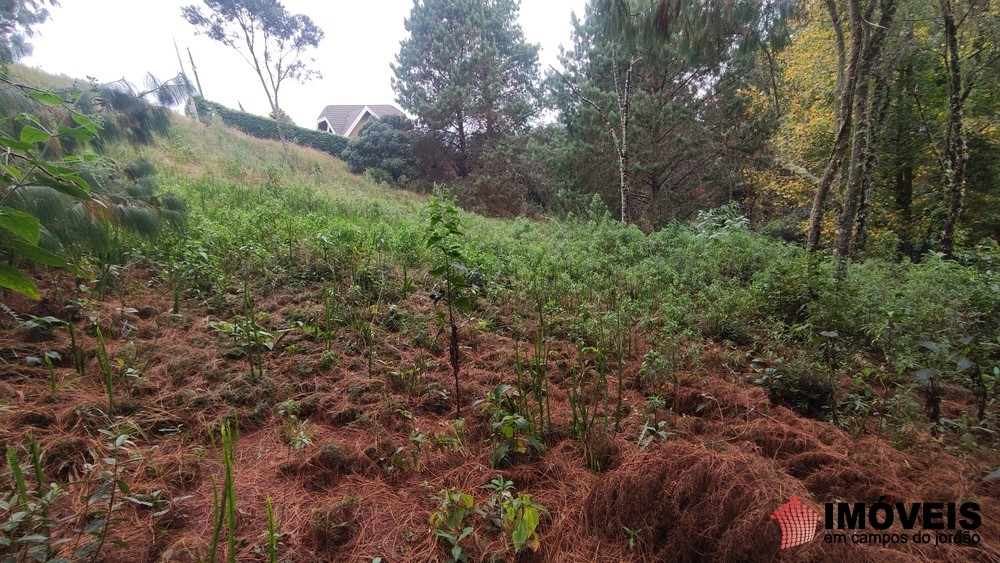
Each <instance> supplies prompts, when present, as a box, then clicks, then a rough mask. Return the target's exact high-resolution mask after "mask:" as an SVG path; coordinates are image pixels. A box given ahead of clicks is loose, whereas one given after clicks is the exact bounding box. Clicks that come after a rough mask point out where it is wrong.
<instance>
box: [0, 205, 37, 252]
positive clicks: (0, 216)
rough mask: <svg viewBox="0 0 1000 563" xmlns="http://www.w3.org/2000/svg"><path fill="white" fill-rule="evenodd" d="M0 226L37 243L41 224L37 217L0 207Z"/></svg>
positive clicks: (32, 242)
mask: <svg viewBox="0 0 1000 563" xmlns="http://www.w3.org/2000/svg"><path fill="white" fill-rule="evenodd" d="M0 227H3V228H4V229H7V230H8V231H10V232H12V233H14V234H15V235H17V236H19V237H21V238H22V239H24V240H26V241H28V242H29V243H31V244H38V236H39V231H40V230H41V224H40V223H39V222H38V218H37V217H35V216H34V215H31V214H30V213H25V212H24V211H20V210H17V209H12V208H10V207H0Z"/></svg>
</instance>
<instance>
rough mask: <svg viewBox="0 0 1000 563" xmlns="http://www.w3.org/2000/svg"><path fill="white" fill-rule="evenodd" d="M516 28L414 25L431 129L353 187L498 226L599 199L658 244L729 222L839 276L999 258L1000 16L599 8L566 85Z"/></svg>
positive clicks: (418, 103) (780, 2) (489, 22)
mask: <svg viewBox="0 0 1000 563" xmlns="http://www.w3.org/2000/svg"><path fill="white" fill-rule="evenodd" d="M517 16H518V7H517V5H516V3H514V2H513V1H510V0H504V1H500V2H494V3H490V4H489V5H484V4H483V3H481V2H475V1H473V0H461V1H447V2H446V1H444V0H428V1H426V2H422V3H420V4H419V5H416V6H415V7H414V8H413V11H412V12H411V14H410V17H409V18H408V19H407V29H408V30H409V31H410V37H409V38H408V39H406V40H404V41H403V42H402V44H401V47H400V51H399V54H398V56H397V59H396V62H395V64H394V65H393V66H392V68H393V72H394V75H395V78H394V81H393V85H394V88H395V90H396V93H397V96H398V98H397V99H398V101H399V102H400V105H401V106H402V107H403V108H404V109H405V110H407V111H408V112H409V113H410V114H412V115H414V116H416V123H414V124H410V123H405V122H398V123H395V124H393V126H392V129H393V130H395V131H396V132H395V133H390V132H389V131H388V130H387V129H386V128H385V127H384V126H380V129H379V130H376V129H375V126H374V125H372V126H370V127H369V131H370V133H369V132H362V135H361V136H360V137H359V138H358V139H357V140H356V141H354V142H353V143H352V145H353V147H349V148H348V152H347V154H346V155H345V156H348V157H350V158H348V160H349V162H350V163H352V166H353V167H354V169H356V170H358V171H363V170H366V169H370V170H371V171H372V173H373V174H375V175H376V177H380V178H385V179H391V180H393V181H396V182H399V181H400V180H402V181H403V183H408V184H410V185H414V186H417V187H426V186H429V185H431V184H432V183H434V182H446V183H448V184H449V185H451V186H453V187H454V189H455V191H456V194H457V195H458V197H459V198H460V199H461V200H463V203H465V204H467V205H471V206H473V207H477V208H478V209H479V210H482V211H491V212H493V213H499V214H517V213H525V212H541V213H561V212H565V211H579V210H582V209H583V208H585V207H586V206H587V205H588V204H589V202H590V200H591V198H592V197H593V196H594V195H597V196H599V197H600V198H601V199H602V200H603V201H604V203H605V205H606V206H607V207H608V209H609V210H611V212H612V213H613V214H614V215H615V216H616V217H618V218H619V219H622V220H625V221H627V222H631V223H635V224H638V225H639V226H641V227H643V228H645V229H647V230H648V229H656V228H660V227H662V226H664V225H665V224H667V223H668V222H669V221H672V220H690V219H692V218H694V217H695V216H696V215H697V213H698V212H699V211H702V210H705V209H710V208H715V207H719V206H721V205H724V204H727V203H728V202H734V201H735V202H737V203H738V204H739V205H740V208H741V211H742V213H743V214H744V215H745V216H747V217H749V218H750V220H751V223H752V225H753V226H754V228H757V229H759V230H764V231H766V232H768V233H771V234H773V235H775V236H778V237H781V238H784V239H786V240H793V241H798V242H800V243H802V244H805V245H807V246H808V247H809V248H810V249H813V250H820V249H824V248H833V249H834V250H835V253H836V254H837V255H838V256H847V255H851V256H861V255H864V254H866V253H871V252H876V253H880V254H883V255H886V256H896V257H902V256H909V257H911V258H913V259H919V257H920V256H922V255H923V254H925V253H926V252H928V251H940V252H943V253H945V254H949V253H950V252H951V250H952V248H953V246H954V245H955V244H956V242H957V243H959V244H966V245H971V244H976V243H979V242H983V241H989V240H993V241H994V242H995V241H996V240H997V239H998V238H1000V227H998V225H1000V221H998V216H997V213H996V212H995V211H994V210H995V209H997V208H1000V206H998V205H997V204H998V203H1000V168H998V167H997V165H996V163H995V161H996V159H995V158H992V157H991V156H990V155H991V154H993V155H995V154H996V153H997V150H998V149H1000V137H998V135H1000V132H998V131H1000V130H998V129H997V127H996V123H997V117H998V116H1000V112H998V110H1000V98H998V94H997V92H1000V88H998V86H1000V85H998V84H997V83H996V81H997V78H996V77H997V76H1000V51H998V50H997V49H996V48H995V45H996V44H997V41H996V40H997V39H998V38H1000V11H998V8H997V7H996V6H992V5H989V4H986V3H983V2H977V1H975V0H959V1H952V2H941V3H926V2H917V1H915V0H868V1H863V0H830V1H825V2H819V1H818V0H800V1H796V2H790V1H784V0H768V1H765V2H760V1H757V0H753V1H751V0H720V1H719V2H708V3H699V2H658V1H653V2H635V1H631V2H630V1H628V0H592V1H591V2H589V3H588V4H587V7H586V10H585V12H584V13H583V14H580V15H578V17H575V18H574V20H573V22H572V25H573V26H574V31H573V44H572V45H571V46H570V47H569V48H568V49H566V50H565V51H564V52H563V54H562V56H561V58H562V65H561V66H562V69H561V70H556V69H540V68H539V65H538V47H537V46H535V45H531V44H528V43H527V42H526V41H525V39H524V36H523V33H522V32H521V29H520V27H519V26H518V24H517ZM441 22H447V24H443V23H441ZM456 42H461V43H462V45H463V46H465V48H463V49H457V45H458V43H456ZM376 133H377V134H378V136H379V137H380V138H383V139H385V138H391V140H392V142H391V143H388V144H386V143H375V142H372V141H373V139H365V137H366V135H368V134H371V135H375V134H376ZM390 160H391V161H392V164H391V165H389V164H383V163H384V162H389V161H390ZM389 168H392V169H393V170H392V171H390V170H389Z"/></svg>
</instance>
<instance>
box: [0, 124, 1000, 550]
mask: <svg viewBox="0 0 1000 563" xmlns="http://www.w3.org/2000/svg"><path fill="white" fill-rule="evenodd" d="M109 154H110V156H112V157H114V158H116V159H117V160H119V161H123V162H125V161H129V160H132V159H135V158H137V157H145V158H148V159H149V160H150V161H151V162H153V163H154V164H155V166H156V168H157V170H158V171H159V176H158V180H159V183H160V189H161V190H164V191H172V192H174V193H176V194H178V195H179V196H181V197H182V198H183V199H184V201H186V203H187V207H188V217H187V220H186V222H185V224H184V225H183V226H181V227H178V228H176V229H165V230H164V231H163V232H161V233H160V235H159V237H158V238H154V239H148V238H142V237H139V236H132V235H129V234H128V233H121V239H120V241H119V242H120V244H121V247H120V249H119V250H120V253H119V254H118V255H117V259H116V261H115V263H114V264H110V263H108V262H107V260H109V259H108V258H101V257H99V256H85V257H83V258H82V262H84V263H85V265H86V266H87V267H89V268H92V269H93V270H92V271H100V272H104V273H106V274H107V275H106V276H105V277H103V278H101V279H100V280H99V281H92V280H89V279H83V278H77V277H75V276H74V275H72V274H67V273H59V272H51V271H43V270H37V271H36V272H35V275H36V279H38V282H39V286H40V288H41V289H42V294H43V297H44V298H43V300H42V301H40V302H31V301H29V300H27V299H24V298H20V297H16V296H10V295H5V296H4V304H5V308H4V314H3V315H2V321H0V322H2V324H0V327H2V330H0V356H2V359H3V362H2V363H0V397H4V398H5V400H4V404H3V406H2V408H0V443H3V444H5V445H6V446H8V457H7V459H6V461H5V462H4V466H3V471H4V476H3V477H2V479H3V483H4V487H5V488H7V489H9V490H11V491H14V490H16V489H17V488H18V485H17V482H18V478H17V471H15V468H14V467H13V465H12V463H13V461H14V460H17V463H18V464H20V465H21V469H22V471H23V473H24V476H23V479H22V481H23V482H24V484H23V486H21V488H22V489H23V490H24V495H23V496H24V499H22V500H24V501H25V502H23V503H21V505H23V506H21V508H17V507H18V506H19V504H18V503H19V502H21V501H20V500H15V501H14V502H13V503H12V504H10V505H9V507H10V509H9V510H8V511H7V512H4V513H0V520H3V521H8V522H12V521H11V520H9V519H10V518H13V517H14V516H13V515H14V514H15V512H17V511H19V510H20V511H23V512H25V513H26V515H22V516H19V517H18V518H21V520H19V521H18V523H13V524H10V523H9V524H7V528H5V530H6V531H7V537H10V538H12V539H13V541H14V543H13V544H7V547H6V549H8V550H11V551H13V552H15V553H18V554H19V556H20V557H21V559H25V558H26V557H27V555H26V549H27V547H28V546H29V545H38V546H43V547H44V548H45V549H49V553H47V554H46V555H48V556H54V555H57V554H58V555H60V556H63V557H67V558H69V559H71V560H74V559H80V560H83V559H87V558H88V557H89V555H88V554H91V553H97V554H98V555H99V557H97V556H95V557H96V558H97V559H98V560H102V561H158V560H159V561H199V560H203V559H205V558H207V557H209V555H210V554H211V553H213V551H212V550H213V544H217V545H218V546H219V547H218V549H219V552H218V553H219V555H218V556H219V557H221V556H222V555H221V554H222V553H225V552H227V550H228V549H230V548H227V547H226V543H227V540H226V536H227V530H228V529H229V523H228V521H227V520H226V519H225V518H217V515H218V514H219V510H218V507H219V506H220V502H221V501H219V500H218V499H221V498H225V496H226V495H225V494H224V493H225V488H226V484H227V482H228V481H229V477H228V476H227V475H231V484H232V490H233V491H234V498H235V508H236V510H235V511H234V513H233V517H234V519H235V520H234V522H235V528H234V529H233V530H232V536H233V537H232V546H233V547H232V548H231V549H233V550H234V552H235V556H236V559H238V560H241V561H259V560H266V559H267V555H268V551H269V549H270V548H269V546H268V545H269V539H268V534H267V531H268V512H267V508H266V506H267V503H268V501H269V502H270V504H271V505H273V519H274V530H275V535H274V536H273V538H272V539H273V545H274V550H275V551H276V553H277V558H278V560H287V561H317V560H329V561H334V560H335V561H371V560H373V559H374V558H381V560H382V561H429V560H440V561H447V560H451V557H452V555H453V554H456V553H460V554H461V556H462V557H465V558H467V559H468V560H472V561H508V560H518V561H535V560H538V561H560V562H562V561H633V560H634V561H698V560H717V561H786V560H787V561H829V560H848V561H887V560H892V561H911V560H912V561H924V560H943V561H996V560H998V559H1000V481H998V480H984V479H983V478H982V476H983V475H984V474H985V473H987V472H988V471H990V470H992V469H995V468H996V467H997V465H1000V459H998V456H997V455H996V452H995V451H992V444H993V438H992V430H990V429H989V428H986V430H985V431H981V430H977V429H974V428H971V426H973V425H975V424H977V423H975V422H971V418H970V416H969V413H970V412H972V411H974V410H975V409H974V407H973V404H974V402H975V400H976V397H975V396H974V393H972V392H971V391H969V390H968V389H965V388H963V387H962V386H961V385H960V384H959V382H958V379H957V378H954V379H950V380H946V381H942V386H943V391H942V392H941V394H942V398H943V407H942V408H943V412H944V417H945V418H946V419H947V420H949V421H952V423H953V424H955V425H957V424H959V423H965V424H967V425H968V426H969V427H968V428H966V429H965V431H964V432H959V431H958V430H955V429H951V430H946V431H944V432H943V433H941V434H940V435H934V434H932V429H931V427H930V426H929V425H928V423H927V421H926V420H925V419H924V417H923V415H922V413H921V403H920V395H919V392H920V389H921V388H920V387H918V386H916V383H915V382H914V380H913V377H912V370H908V369H903V368H902V367H900V366H903V365H904V364H903V361H902V360H901V359H899V358H898V357H897V356H894V355H893V354H896V353H897V352H896V350H897V349H900V350H911V349H916V345H915V344H914V343H915V342H916V341H918V340H920V339H921V338H924V336H923V334H921V333H918V330H917V328H914V327H923V329H925V330H926V331H927V332H928V333H931V334H934V335H935V338H937V340H938V341H939V342H944V341H946V339H949V338H954V336H953V335H954V334H961V333H963V332H962V331H966V332H968V333H970V334H971V331H970V330H971V329H965V328H962V327H958V328H956V325H955V324H954V323H952V322H951V321H950V320H949V319H950V318H951V317H949V316H948V315H949V314H951V315H955V316H961V317H962V319H965V320H967V321H969V322H970V323H971V322H973V321H974V322H977V323H987V324H988V323H995V322H996V320H997V319H996V300H997V297H996V296H995V295H993V294H991V291H992V290H993V289H995V285H994V284H995V283H996V278H995V276H994V275H993V274H992V273H980V270H977V269H976V268H974V267H972V266H964V265H959V264H954V263H945V262H942V261H934V260H930V261H928V263H926V264H922V265H908V264H905V265H893V264H887V263H881V262H866V263H862V264H858V265H856V266H854V267H853V269H852V272H851V278H850V279H851V280H852V281H851V282H848V283H847V284H846V285H841V286H835V285H834V284H832V282H829V281H827V280H828V279H829V278H828V274H829V265H820V266H819V267H818V271H819V273H818V274H816V278H815V279H811V278H806V276H805V271H806V268H805V265H806V258H805V256H804V255H803V253H802V252H801V250H800V249H797V248H795V247H791V246H786V245H781V244H778V243H775V242H773V241H768V240H765V239H763V238H761V237H758V236H757V235H754V234H752V233H750V232H748V231H747V230H746V229H744V228H742V227H739V226H736V227H734V226H733V224H732V223H728V224H727V223H725V222H711V221H706V222H705V223H704V224H702V225H700V226H698V227H697V228H689V227H685V226H680V225H677V226H674V227H671V228H669V229H666V230H664V231H661V232H658V233H653V234H652V235H643V234H642V233H641V232H639V231H638V230H636V229H632V228H627V227H621V226H619V225H618V224H617V223H616V222H614V221H612V220H611V219H610V218H609V217H607V215H606V213H604V212H603V211H602V210H600V209H595V210H593V212H592V213H591V214H590V215H589V216H588V217H583V218H569V219H565V220H550V221H547V222H533V221H528V220H526V219H518V220H515V221H498V220H485V219H482V218H478V217H475V216H471V215H465V214H463V215H462V220H463V221H464V224H465V226H466V227H465V229H464V233H463V234H456V235H455V237H456V238H455V240H456V244H457V245H458V247H459V248H460V252H461V253H462V255H463V259H464V260H463V262H462V266H461V268H460V271H461V272H462V273H463V274H464V276H465V280H466V281H467V282H468V284H469V288H468V289H467V292H468V295H469V297H470V298H471V309H470V310H469V311H468V312H467V313H464V314H460V315H459V316H458V322H457V324H458V326H457V336H458V342H459V359H460V369H461V374H460V394H461V397H462V402H461V404H460V405H459V406H460V407H461V416H458V415H456V413H455V409H456V405H455V404H454V402H455V396H456V393H455V388H454V380H453V372H452V365H451V364H450V360H451V359H450V357H449V334H450V331H449V328H448V325H447V308H446V307H445V303H446V301H447V298H446V297H442V292H443V291H445V289H444V286H443V283H442V279H441V277H440V276H438V275H435V274H434V273H433V270H434V266H435V264H440V263H441V260H442V259H441V258H440V257H438V256H436V255H435V254H434V252H433V251H432V249H428V248H427V246H426V244H425V238H426V233H427V231H428V219H427V215H426V212H425V211H424V206H425V204H426V203H427V201H428V200H427V198H425V197H423V196H419V195H415V194H411V193H407V192H402V191H397V190H392V189H390V188H388V187H386V186H379V185H373V184H370V183H368V182H366V181H365V180H364V179H363V178H360V177H358V176H354V175H351V174H349V173H347V171H346V169H345V167H344V165H343V163H341V162H340V161H338V160H336V159H333V158H330V157H329V156H327V155H324V154H322V153H319V152H316V151H311V150H307V149H296V150H295V151H294V161H293V167H294V170H295V172H291V171H290V170H289V169H288V167H287V166H285V165H283V164H282V162H281V160H280V155H281V150H280V146H279V145H278V144H277V143H272V142H265V141H259V140H256V139H252V138H249V137H246V136H244V135H241V134H239V133H234V132H232V131H230V130H228V129H225V128H222V127H219V126H207V127H206V126H204V125H201V124H197V123H194V122H192V121H191V120H188V119H186V118H182V117H178V118H176V119H175V126H174V131H173V132H172V133H171V134H170V135H169V136H168V137H166V138H164V139H161V140H160V141H159V143H158V144H157V145H155V146H153V147H147V148H144V149H137V148H135V147H116V148H112V149H111V150H110V151H109ZM102 260H103V261H102ZM111 266H114V267H113V268H112V267H111ZM991 276H993V277H991ZM816 279H818V280H820V281H816ZM886 311H892V312H891V313H889V314H888V317H889V318H891V319H892V321H891V323H890V324H891V326H892V327H893V330H895V332H894V333H893V334H892V335H891V337H885V338H883V336H884V335H882V334H881V333H879V334H878V335H876V336H873V334H874V333H875V329H874V328H872V327H878V326H882V325H881V324H879V323H883V322H884V319H885V318H886V315H885V314H884V313H885V312H886ZM48 316H51V317H52V319H51V320H47V319H46V317H48ZM57 319H58V320H65V321H67V323H60V322H58V320H57ZM935 323H936V324H935ZM970 326H971V325H970ZM989 326H992V325H989ZM70 327H72V329H70ZM834 329H835V330H836V331H839V332H831V331H832V330H834ZM949 330H950V331H952V332H948V331H949ZM823 332H825V333H826V336H822V333H823ZM831 334H832V335H833V336H830V335H831ZM813 336H815V337H816V339H818V340H816V339H813V340H810V338H812V337H813ZM824 337H825V338H827V339H828V341H824V340H823V338H824ZM829 340H833V342H834V344H830V343H829ZM955 341H957V340H955ZM823 342H827V344H823ZM824 346H825V347H824ZM894 347H895V348H894ZM53 353H54V354H53ZM908 353H909V352H908ZM47 354H48V358H49V359H50V364H51V367H49V366H47V365H46V361H45V358H46V355H47ZM831 356H834V359H833V360H831V361H830V362H827V363H824V358H828V359H829V358H830V357H831ZM758 383H759V384H758ZM762 385H763V386H762ZM831 387H832V388H833V389H834V390H833V391H832V392H830V391H829V389H830V388H831ZM828 392H830V393H832V394H833V397H834V398H833V399H832V400H831V399H830V395H829V394H827V393H828ZM109 393H110V395H111V397H110V400H109ZM866 393H867V394H866ZM993 393H994V395H993V402H991V403H990V404H989V413H990V414H989V416H990V417H995V414H996V405H995V390H994V391H993ZM852 400H854V401H855V402H856V404H857V405H858V406H857V407H856V408H851V407H850V404H851V401H852ZM831 404H833V405H835V406H836V416H839V419H838V423H839V424H838V425H836V426H835V425H833V424H831V423H830V422H825V421H823V420H818V419H825V418H829V417H831V416H835V415H834V414H833V413H831V412H830V405H831ZM807 414H808V415H811V417H809V416H806V415H807ZM963 421H964V422H963ZM984 424H988V422H987V423H984ZM223 428H227V429H232V430H233V431H234V432H235V433H237V434H238V437H237V438H235V439H234V440H233V449H232V454H231V456H230V458H229V460H228V462H229V467H230V472H229V473H227V460H226V459H225V457H224V456H223V452H224V450H225V449H226V448H225V445H224V444H223V441H222V440H221V439H220V430H221V429H223ZM32 443H35V444H37V448H36V451H37V452H38V453H37V455H36V458H37V460H38V461H39V464H38V467H37V468H34V467H32V453H31V452H32V445H31V444H32ZM498 476H502V477H503V479H505V480H506V481H508V482H509V483H510V485H511V486H512V487H513V488H511V489H507V488H506V486H505V485H504V484H503V482H502V481H501V482H498V481H496V478H497V477H498ZM39 480H40V481H41V482H40V483H39V482H36V481H39ZM117 481H121V483H120V486H113V485H114V484H115V483H116V482H117ZM50 482H52V483H56V484H57V485H58V487H59V489H58V490H57V492H55V493H52V494H51V495H50V496H51V498H45V497H44V495H43V493H41V492H39V491H46V490H49V485H48V483H50ZM491 483H492V486H491ZM116 491H117V492H116ZM461 493H466V494H468V495H471V496H468V497H466V496H462V494H461ZM522 493H523V494H526V495H530V497H526V496H520V495H521V494H522ZM795 496H797V497H798V498H800V499H801V500H803V501H804V502H806V504H807V505H809V506H811V507H814V508H815V509H816V510H817V511H818V512H819V513H820V514H821V515H822V514H823V510H824V509H823V504H824V503H827V502H852V503H853V502H865V503H874V502H877V501H882V502H888V503H890V504H892V503H897V502H901V503H913V502H943V503H959V504H961V503H964V502H976V503H978V505H979V507H980V512H979V514H980V515H981V517H982V524H981V526H979V527H978V528H977V529H976V530H975V532H976V533H977V534H978V537H979V539H980V541H979V543H978V544H977V545H960V544H954V543H947V544H941V545H934V544H933V543H932V544H929V545H928V544H919V543H918V544H914V543H913V542H908V543H905V544H901V543H885V544H881V543H875V544H874V545H873V544H870V543H854V542H851V541H847V542H846V543H842V544H834V545H831V544H827V543H825V542H824V541H823V539H822V536H823V535H824V534H825V532H824V531H822V530H821V531H820V533H819V536H820V537H819V538H818V539H815V540H813V541H811V542H809V543H807V544H806V545H803V546H798V547H793V548H789V549H787V550H781V549H779V544H780V541H781V537H780V532H779V526H778V524H777V523H776V522H775V521H774V520H772V519H771V518H770V515H771V514H772V513H773V512H774V511H775V509H777V508H778V507H779V505H781V504H783V503H785V502H787V501H788V500H789V499H791V498H792V497H795ZM518 499H519V502H520V504H518V503H517V502H515V501H517V500H518ZM28 500H30V504H31V506H32V507H33V508H31V509H30V510H23V507H24V506H27V505H28V504H29V503H28V502H27V501H28ZM526 501H530V502H526ZM531 503H535V504H537V505H541V506H542V507H544V509H545V510H539V513H538V514H539V516H540V521H539V524H538V527H537V536H534V535H532V534H530V533H525V534H524V536H522V537H520V538H517V537H514V536H516V534H515V533H514V532H515V531H516V530H518V529H521V530H522V531H524V530H527V531H529V532H530V531H531V530H530V528H531V527H530V526H528V522H529V521H530V520H531V519H532V518H531V515H530V513H528V514H527V515H526V513H525V512H524V509H525V507H529V508H530V507H531V506H533V505H532V504H531ZM503 507H506V508H507V509H508V512H504V510H503ZM529 512H530V511H529ZM223 513H225V511H223ZM505 514H506V516H504V515H505ZM24 522H28V524H25V523H24ZM921 523H922V524H924V525H926V524H929V523H930V522H925V521H923V520H921ZM216 526H218V527H219V530H221V531H220V532H216V533H217V534H218V538H217V539H216V541H213V532H214V531H215V530H214V529H215V528H216ZM520 526H527V528H519V527H520ZM869 531H870V530H869ZM892 532H896V533H899V534H905V533H906V532H907V531H904V530H903V528H902V526H901V524H900V523H899V521H898V519H897V521H896V522H894V524H893V526H892V527H891V529H890V530H889V531H888V532H885V533H892ZM882 533H883V532H881V531H879V534H882ZM908 533H910V534H912V531H909V532H908ZM512 534H514V536H512ZM25 537H31V538H33V539H29V540H24V538H25ZM879 538H881V536H879V537H878V538H875V540H874V541H876V542H878V541H879ZM869 539H870V538H869ZM63 540H65V541H63ZM119 540H120V541H119ZM522 540H523V542H524V545H523V547H522V546H521V545H520V543H521V541H522ZM515 541H517V543H518V545H517V546H515ZM88 546H89V549H90V551H89V552H88V551H86V550H87V549H88ZM456 546H457V548H458V551H457V552H456V551H453V548H455V547H456ZM516 547H522V549H521V551H520V553H518V554H516V555H515V548H516ZM4 549H5V548H4V547H2V546H0V553H2V552H3V550H4Z"/></svg>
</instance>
